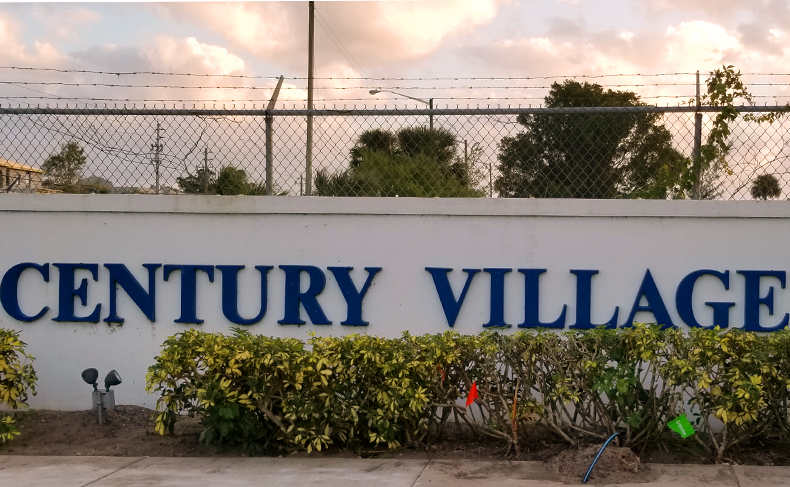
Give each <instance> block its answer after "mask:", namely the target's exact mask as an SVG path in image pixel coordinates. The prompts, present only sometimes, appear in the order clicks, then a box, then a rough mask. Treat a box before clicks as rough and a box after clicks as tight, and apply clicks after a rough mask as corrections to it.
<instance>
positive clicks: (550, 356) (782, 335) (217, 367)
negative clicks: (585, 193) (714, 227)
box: [147, 324, 790, 459]
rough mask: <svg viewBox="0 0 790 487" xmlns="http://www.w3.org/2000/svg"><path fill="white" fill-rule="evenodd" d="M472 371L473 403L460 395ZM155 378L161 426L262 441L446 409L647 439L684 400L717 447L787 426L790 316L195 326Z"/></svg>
mask: <svg viewBox="0 0 790 487" xmlns="http://www.w3.org/2000/svg"><path fill="white" fill-rule="evenodd" d="M473 382H475V383H476V384H477V390H478V394H479V398H478V399H477V400H475V405H473V406H470V407H469V408H468V409H467V408H464V407H463V404H460V405H459V403H458V399H459V398H465V397H467V395H468V392H469V389H470V386H471V384H472V383H473ZM147 387H148V390H149V391H150V392H156V393H159V394H160V398H159V400H158V409H159V410H160V411H161V412H160V414H159V415H158V417H157V421H156V428H157V430H158V431H159V432H160V433H162V434H164V433H166V432H167V431H172V429H173V427H174V424H175V421H176V419H177V418H178V416H179V415H181V414H185V413H186V414H189V415H190V416H196V417H198V418H200V421H202V424H203V427H204V431H203V437H204V438H203V439H204V440H205V441H209V442H213V441H228V442H235V443H242V444H244V445H246V446H248V447H251V448H253V449H272V448H280V449H286V450H293V449H301V448H305V449H307V450H308V451H310V450H312V449H319V450H320V449H322V448H324V447H326V446H327V445H329V444H336V445H340V446H344V447H349V448H355V449H361V448H366V447H369V446H374V445H380V444H386V445H387V446H389V447H390V448H396V447H399V446H402V445H411V446H425V445H427V444H429V443H431V442H432V441H435V440H436V439H437V438H438V437H439V436H440V435H441V434H442V433H443V432H444V431H445V430H446V429H447V427H448V422H449V421H450V420H453V421H455V422H457V423H458V424H461V425H465V427H468V428H469V429H470V430H471V431H472V432H473V433H474V434H477V435H488V436H491V437H495V438H498V439H500V440H502V441H503V442H506V443H507V444H508V445H510V447H511V448H512V449H513V450H515V451H516V452H518V450H519V448H520V446H522V445H523V444H524V443H525V442H526V441H527V436H528V435H529V434H530V432H532V431H535V429H534V428H535V427H544V428H546V429H547V430H548V431H550V432H551V433H552V434H554V435H556V436H557V437H558V438H561V439H563V440H564V441H567V442H568V443H571V444H578V443H580V442H587V441H599V440H602V439H604V438H606V437H607V436H609V435H610V434H612V433H614V432H619V433H620V434H621V444H624V445H626V446H650V445H654V444H656V442H658V441H659V439H660V437H661V436H662V435H663V434H664V433H665V432H666V431H667V422H669V421H671V420H672V419H674V418H675V417H677V416H678V415H680V414H682V413H684V412H687V413H689V416H690V419H691V420H692V423H695V427H696V429H697V431H698V434H696V435H694V436H692V437H690V438H689V439H687V440H685V441H693V442H697V443H699V444H700V445H701V446H702V447H704V448H705V449H706V450H707V451H709V452H710V454H711V455H712V456H715V457H716V458H717V459H720V458H721V457H722V456H723V455H724V454H725V453H726V452H727V450H728V449H730V448H731V447H732V446H733V445H735V444H738V443H740V442H745V441H748V440H749V439H751V438H755V437H757V436H765V435H776V436H778V437H780V438H782V439H784V440H787V441H790V415H789V414H788V413H789V412H790V410H789V409H788V406H789V405H788V399H789V398H790V332H788V331H781V332H777V333H773V334H771V335H766V336H759V335H755V334H753V333H745V332H741V331H739V330H730V331H728V332H726V333H722V332H721V331H720V330H717V329H714V330H705V329H693V330H690V331H688V332H687V333H683V332H682V331H680V330H677V329H667V330H662V329H660V328H659V327H657V326H653V325H641V324H637V325H635V326H634V327H630V328H625V329H620V330H606V329H596V330H587V331H571V332H566V333H563V334H556V333H552V332H548V331H525V332H519V333H516V334H512V335H503V334H499V333H497V332H484V333H482V334H480V335H475V336H468V335H459V334H457V333H454V332H447V333H443V334H439V335H424V336H412V335H409V334H404V335H403V336H402V337H401V338H398V339H384V338H377V337H373V336H367V335H349V336H345V337H337V338H319V337H313V338H310V339H309V340H308V341H307V342H303V341H301V340H296V339H287V338H269V337H264V336H255V335H251V334H249V333H247V332H244V331H241V330H237V331H235V333H234V334H233V335H231V336H226V335H222V334H210V333H202V332H200V331H196V330H190V331H186V332H184V333H180V334H178V335H175V336H173V337H171V338H169V339H168V340H167V341H166V342H165V344H164V349H163V351H162V354H161V355H160V356H159V357H157V358H156V363H155V365H153V366H152V367H150V369H149V374H148V385H147ZM714 418H716V419H718V420H719V422H717V421H715V420H714ZM722 423H723V426H721V424H722Z"/></svg>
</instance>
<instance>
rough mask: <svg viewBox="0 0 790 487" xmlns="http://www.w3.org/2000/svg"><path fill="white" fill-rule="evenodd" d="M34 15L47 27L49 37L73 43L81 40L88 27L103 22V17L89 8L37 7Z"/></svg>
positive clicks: (56, 5)
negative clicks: (82, 33)
mask: <svg viewBox="0 0 790 487" xmlns="http://www.w3.org/2000/svg"><path fill="white" fill-rule="evenodd" d="M32 15H33V18H35V19H36V21H37V22H39V23H41V24H43V25H45V26H46V27H47V29H46V30H47V34H48V35H50V36H54V37H56V38H58V39H66V40H71V41H73V40H77V39H79V38H80V37H81V36H80V33H81V32H83V30H84V29H85V27H86V26H89V25H93V24H96V23H97V22H99V21H100V20H101V15H99V14H98V13H97V12H95V11H93V10H90V9H88V8H85V7H73V6H64V5H58V4H51V3H50V4H38V5H35V7H34V8H33V10H32Z"/></svg>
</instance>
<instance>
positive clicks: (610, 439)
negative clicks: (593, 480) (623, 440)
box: [582, 433, 619, 484]
mask: <svg viewBox="0 0 790 487" xmlns="http://www.w3.org/2000/svg"><path fill="white" fill-rule="evenodd" d="M618 434H619V433H615V434H613V435H612V436H610V437H609V439H608V440H606V443H604V444H603V446H602V447H601V449H600V450H599V451H598V454H597V455H595V459H594V460H593V461H592V463H591V464H590V468H589V469H587V475H585V476H584V480H582V483H583V484H586V483H587V480H588V479H589V478H590V474H591V473H592V470H593V467H595V463H596V462H597V461H598V459H599V458H601V453H603V449H604V448H606V445H608V444H609V442H610V441H612V439H613V438H614V437H615V436H617V435H618Z"/></svg>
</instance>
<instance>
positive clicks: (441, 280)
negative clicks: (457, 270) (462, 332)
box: [425, 267, 480, 328]
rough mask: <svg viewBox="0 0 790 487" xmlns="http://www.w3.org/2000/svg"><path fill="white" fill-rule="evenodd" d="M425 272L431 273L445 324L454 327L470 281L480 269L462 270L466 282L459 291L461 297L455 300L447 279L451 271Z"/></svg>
mask: <svg viewBox="0 0 790 487" xmlns="http://www.w3.org/2000/svg"><path fill="white" fill-rule="evenodd" d="M425 270H426V271H428V272H430V273H431V277H432V278H433V284H434V286H435V287H436V293H437V294H438V295H439V302H440V303H441V304H442V310H444V316H445V318H447V324H448V325H450V328H452V327H453V326H455V320H456V319H457V318H458V313H459V312H460V311H461V306H462V305H463V304H464V300H465V299H466V293H467V291H469V285H470V284H472V279H473V278H474V277H475V274H477V273H478V272H480V269H463V271H464V272H466V282H465V283H464V288H463V290H462V291H461V295H460V296H458V299H455V295H454V294H453V288H452V287H450V280H449V278H448V277H447V274H448V273H449V272H450V271H452V269H448V268H443V267H426V268H425Z"/></svg>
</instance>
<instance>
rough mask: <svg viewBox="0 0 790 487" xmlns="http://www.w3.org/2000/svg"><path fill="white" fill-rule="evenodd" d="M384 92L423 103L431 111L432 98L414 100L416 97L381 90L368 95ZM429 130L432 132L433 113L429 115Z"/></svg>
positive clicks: (372, 91)
mask: <svg viewBox="0 0 790 487" xmlns="http://www.w3.org/2000/svg"><path fill="white" fill-rule="evenodd" d="M385 91H386V92H387V93H392V94H393V95H398V96H402V97H404V98H408V99H410V100H414V101H418V102H420V103H425V104H426V105H428V108H429V109H430V110H433V98H429V99H428V101H425V100H423V99H422V98H416V97H413V96H409V95H404V94H403V93H398V92H396V91H392V90H381V89H379V90H370V91H369V92H368V93H370V94H371V95H378V94H379V93H382V92H385ZM430 128H431V130H433V113H431V115H430Z"/></svg>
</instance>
